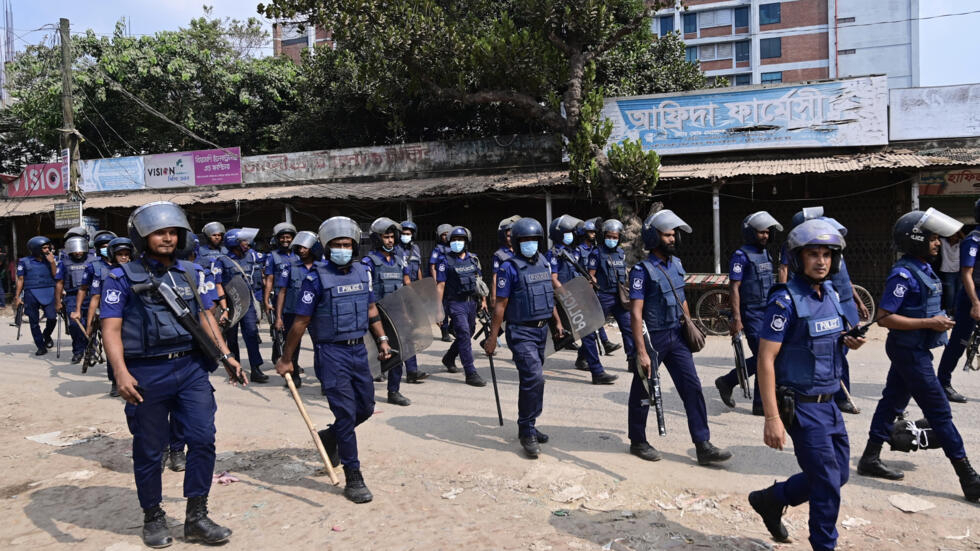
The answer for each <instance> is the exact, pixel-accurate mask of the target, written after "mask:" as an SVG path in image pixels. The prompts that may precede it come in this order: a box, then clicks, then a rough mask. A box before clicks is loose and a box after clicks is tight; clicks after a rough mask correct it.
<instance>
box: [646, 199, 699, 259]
mask: <svg viewBox="0 0 980 551" xmlns="http://www.w3.org/2000/svg"><path fill="white" fill-rule="evenodd" d="M672 230H683V231H685V232H687V233H691V226H689V225H687V222H685V221H684V220H683V219H681V217H680V216H677V215H676V214H674V211H672V210H670V209H662V210H658V211H657V212H655V213H653V214H651V215H650V216H647V219H646V220H644V221H643V229H642V231H641V232H640V236H641V237H642V238H643V246H644V247H645V248H646V249H647V250H648V251H652V250H653V249H657V248H660V249H663V240H662V239H661V238H660V234H661V233H663V232H667V231H672ZM679 237H680V236H679V235H676V234H675V235H674V241H675V243H676V242H677V241H678V238H679ZM663 252H665V253H667V254H673V250H664V251H663Z"/></svg>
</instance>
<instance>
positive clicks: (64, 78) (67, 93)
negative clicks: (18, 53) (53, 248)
mask: <svg viewBox="0 0 980 551" xmlns="http://www.w3.org/2000/svg"><path fill="white" fill-rule="evenodd" d="M59 23H60V25H59V27H60V31H61V116H62V117H63V118H64V125H63V128H62V129H61V148H62V150H65V149H67V150H68V157H69V160H70V161H71V163H70V165H69V168H68V199H69V200H70V201H84V200H85V196H84V195H83V194H82V192H81V190H80V189H79V188H78V176H79V170H78V156H79V150H78V134H77V133H76V132H75V114H74V111H73V110H72V97H71V90H72V78H71V65H72V54H71V33H70V32H69V24H68V20H67V19H65V18H64V17H62V18H61V20H60V21H59Z"/></svg>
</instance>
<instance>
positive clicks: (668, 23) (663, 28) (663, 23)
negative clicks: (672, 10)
mask: <svg viewBox="0 0 980 551" xmlns="http://www.w3.org/2000/svg"><path fill="white" fill-rule="evenodd" d="M672 32H674V16H673V15H668V16H665V17H661V18H660V36H667V35H668V34H670V33H672Z"/></svg>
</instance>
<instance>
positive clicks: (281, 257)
mask: <svg viewBox="0 0 980 551" xmlns="http://www.w3.org/2000/svg"><path fill="white" fill-rule="evenodd" d="M268 256H270V257H272V260H271V262H272V273H273V274H274V273H276V272H278V271H281V270H282V269H283V267H284V266H288V265H289V263H290V261H292V259H293V258H294V257H295V255H294V254H293V253H291V252H289V251H288V250H287V251H283V250H282V249H276V250H274V251H272V252H270V253H269V255H268ZM263 275H264V273H263ZM275 281H276V279H275V278H272V288H273V289H274V290H276V291H278V290H279V289H278V288H277V287H276V286H275Z"/></svg>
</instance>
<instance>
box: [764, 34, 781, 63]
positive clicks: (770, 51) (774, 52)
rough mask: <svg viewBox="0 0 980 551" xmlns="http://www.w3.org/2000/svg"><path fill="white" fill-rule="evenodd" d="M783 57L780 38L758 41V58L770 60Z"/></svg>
mask: <svg viewBox="0 0 980 551" xmlns="http://www.w3.org/2000/svg"><path fill="white" fill-rule="evenodd" d="M782 56H783V43H782V39H781V38H763V39H762V40H760V41H759V57H760V58H761V59H772V58H774V57H782Z"/></svg>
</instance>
